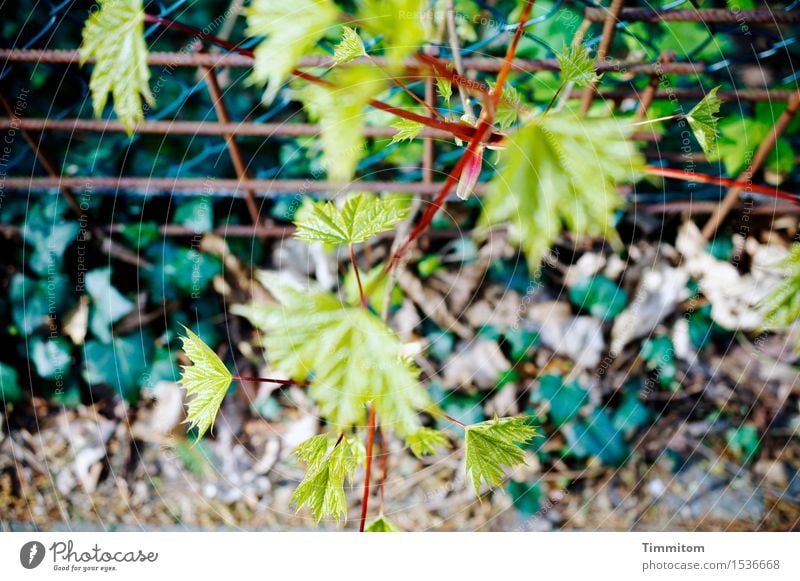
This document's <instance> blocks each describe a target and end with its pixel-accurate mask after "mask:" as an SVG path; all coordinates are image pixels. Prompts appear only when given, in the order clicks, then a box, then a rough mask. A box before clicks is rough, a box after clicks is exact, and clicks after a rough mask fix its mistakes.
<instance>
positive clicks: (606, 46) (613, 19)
mask: <svg viewBox="0 0 800 581" xmlns="http://www.w3.org/2000/svg"><path fill="white" fill-rule="evenodd" d="M622 3H623V0H611V7H610V8H609V9H608V10H604V9H603V10H604V11H605V18H604V20H603V36H602V37H601V38H600V46H598V47H597V62H598V63H602V62H605V60H606V57H607V56H608V51H609V50H610V48H611V42H612V41H613V40H614V31H615V30H616V26H617V22H618V21H619V20H618V18H617V17H618V16H619V13H620V11H621V10H622ZM597 84H598V81H596V80H595V81H592V82H591V83H590V84H589V86H588V87H586V89H584V91H583V96H582V98H581V115H586V114H587V113H588V112H589V108H590V107H591V106H592V102H593V101H594V96H595V93H596V92H597Z"/></svg>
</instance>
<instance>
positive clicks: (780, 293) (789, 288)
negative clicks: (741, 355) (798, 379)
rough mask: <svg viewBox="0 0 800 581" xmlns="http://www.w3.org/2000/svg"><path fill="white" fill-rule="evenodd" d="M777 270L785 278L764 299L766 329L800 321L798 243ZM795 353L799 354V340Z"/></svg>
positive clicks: (799, 260) (799, 258)
mask: <svg viewBox="0 0 800 581" xmlns="http://www.w3.org/2000/svg"><path fill="white" fill-rule="evenodd" d="M777 268H779V269H781V270H783V271H784V272H785V274H786V278H785V280H784V281H783V282H782V283H781V284H780V285H778V287H777V288H775V290H773V291H772V292H771V293H770V294H769V295H768V296H767V297H766V298H765V299H764V302H763V306H764V308H765V315H764V326H765V327H766V328H768V329H776V328H780V327H787V326H789V325H792V324H794V323H795V321H797V320H798V319H800V242H795V243H794V244H792V246H791V247H790V248H789V256H787V257H786V258H785V259H784V260H782V261H781V262H780V263H779V264H778V265H777ZM795 351H796V352H798V353H800V339H798V340H797V342H796V344H795Z"/></svg>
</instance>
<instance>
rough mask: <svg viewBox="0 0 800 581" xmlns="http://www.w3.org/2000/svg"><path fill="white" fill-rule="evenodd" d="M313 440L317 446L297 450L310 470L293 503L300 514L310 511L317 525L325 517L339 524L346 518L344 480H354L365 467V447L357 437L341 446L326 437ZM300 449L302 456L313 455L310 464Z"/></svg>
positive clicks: (342, 442)
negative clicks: (362, 466) (358, 471)
mask: <svg viewBox="0 0 800 581" xmlns="http://www.w3.org/2000/svg"><path fill="white" fill-rule="evenodd" d="M311 440H314V442H313V443H311V444H309V442H308V441H307V442H304V443H303V444H301V445H300V447H299V448H298V456H300V458H301V459H302V460H306V461H307V462H308V464H309V466H308V471H307V472H306V475H305V477H304V478H303V481H302V482H301V483H300V484H299V486H298V487H297V490H295V491H294V494H293V495H292V500H293V501H294V502H295V503H296V504H297V510H300V509H301V508H303V507H304V506H307V507H308V508H309V509H311V512H312V513H313V514H314V518H316V519H317V522H319V521H320V520H322V517H325V516H329V517H332V518H334V519H336V520H337V521H339V520H341V519H342V517H346V516H347V499H346V497H345V494H344V481H345V478H348V479H350V480H352V478H353V475H354V474H355V471H356V469H357V468H358V467H359V466H361V465H362V464H363V463H364V459H365V458H366V453H365V452H364V446H363V444H362V443H361V441H360V440H359V439H358V438H356V437H355V436H348V437H346V438H343V439H342V440H341V441H340V442H339V443H338V444H337V443H336V442H337V438H333V437H330V436H327V435H320V436H314V437H313V438H311ZM322 445H324V448H322ZM301 449H302V451H303V453H306V452H308V451H309V450H310V451H311V452H310V453H311V461H309V460H308V456H307V455H305V456H302V455H301ZM326 454H327V455H326Z"/></svg>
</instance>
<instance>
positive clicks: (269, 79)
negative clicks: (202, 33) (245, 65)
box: [246, 0, 337, 103]
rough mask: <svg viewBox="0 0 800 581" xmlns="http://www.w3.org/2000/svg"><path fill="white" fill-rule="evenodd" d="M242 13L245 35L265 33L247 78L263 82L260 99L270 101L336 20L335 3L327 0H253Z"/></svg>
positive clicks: (261, 83)
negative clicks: (298, 63)
mask: <svg viewBox="0 0 800 581" xmlns="http://www.w3.org/2000/svg"><path fill="white" fill-rule="evenodd" d="M246 15H247V34H248V35H250V36H266V39H265V40H263V41H261V43H260V44H259V45H258V46H257V47H256V49H255V55H254V56H255V62H254V63H253V74H252V75H251V76H250V81H251V82H252V83H253V84H257V85H264V84H266V90H265V91H264V102H266V103H271V102H272V101H273V100H274V99H275V96H276V95H277V94H278V91H279V90H280V88H281V85H282V84H283V82H284V81H285V80H286V77H288V76H289V74H290V73H291V72H292V69H294V67H295V66H296V65H297V61H299V60H300V57H302V56H304V55H305V54H307V53H309V52H311V51H312V50H313V49H314V47H315V46H316V44H317V41H318V40H319V39H320V38H322V37H323V35H324V34H325V33H326V31H327V29H328V28H329V27H330V26H332V25H334V24H335V23H336V17H337V11H336V6H335V5H334V3H333V2H332V1H331V0H294V1H293V2H275V1H274V0H254V1H253V3H252V4H251V5H250V8H248V9H247V12H246Z"/></svg>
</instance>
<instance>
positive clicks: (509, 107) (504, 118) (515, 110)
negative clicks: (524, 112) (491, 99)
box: [489, 82, 521, 129]
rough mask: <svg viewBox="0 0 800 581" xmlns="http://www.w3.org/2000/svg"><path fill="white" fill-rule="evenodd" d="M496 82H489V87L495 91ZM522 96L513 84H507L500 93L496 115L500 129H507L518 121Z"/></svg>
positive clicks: (496, 121)
mask: <svg viewBox="0 0 800 581" xmlns="http://www.w3.org/2000/svg"><path fill="white" fill-rule="evenodd" d="M494 88H495V84H494V83H491V82H490V83H489V89H490V90H491V91H494ZM520 102H521V98H520V96H519V92H518V91H517V90H516V89H515V88H514V87H513V86H512V85H505V86H504V87H503V92H502V93H501V94H500V103H499V104H498V105H497V112H496V113H495V115H494V122H495V125H497V126H498V127H499V128H500V129H507V128H508V127H511V126H512V125H513V124H514V123H516V122H517V118H518V117H519V107H520Z"/></svg>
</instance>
